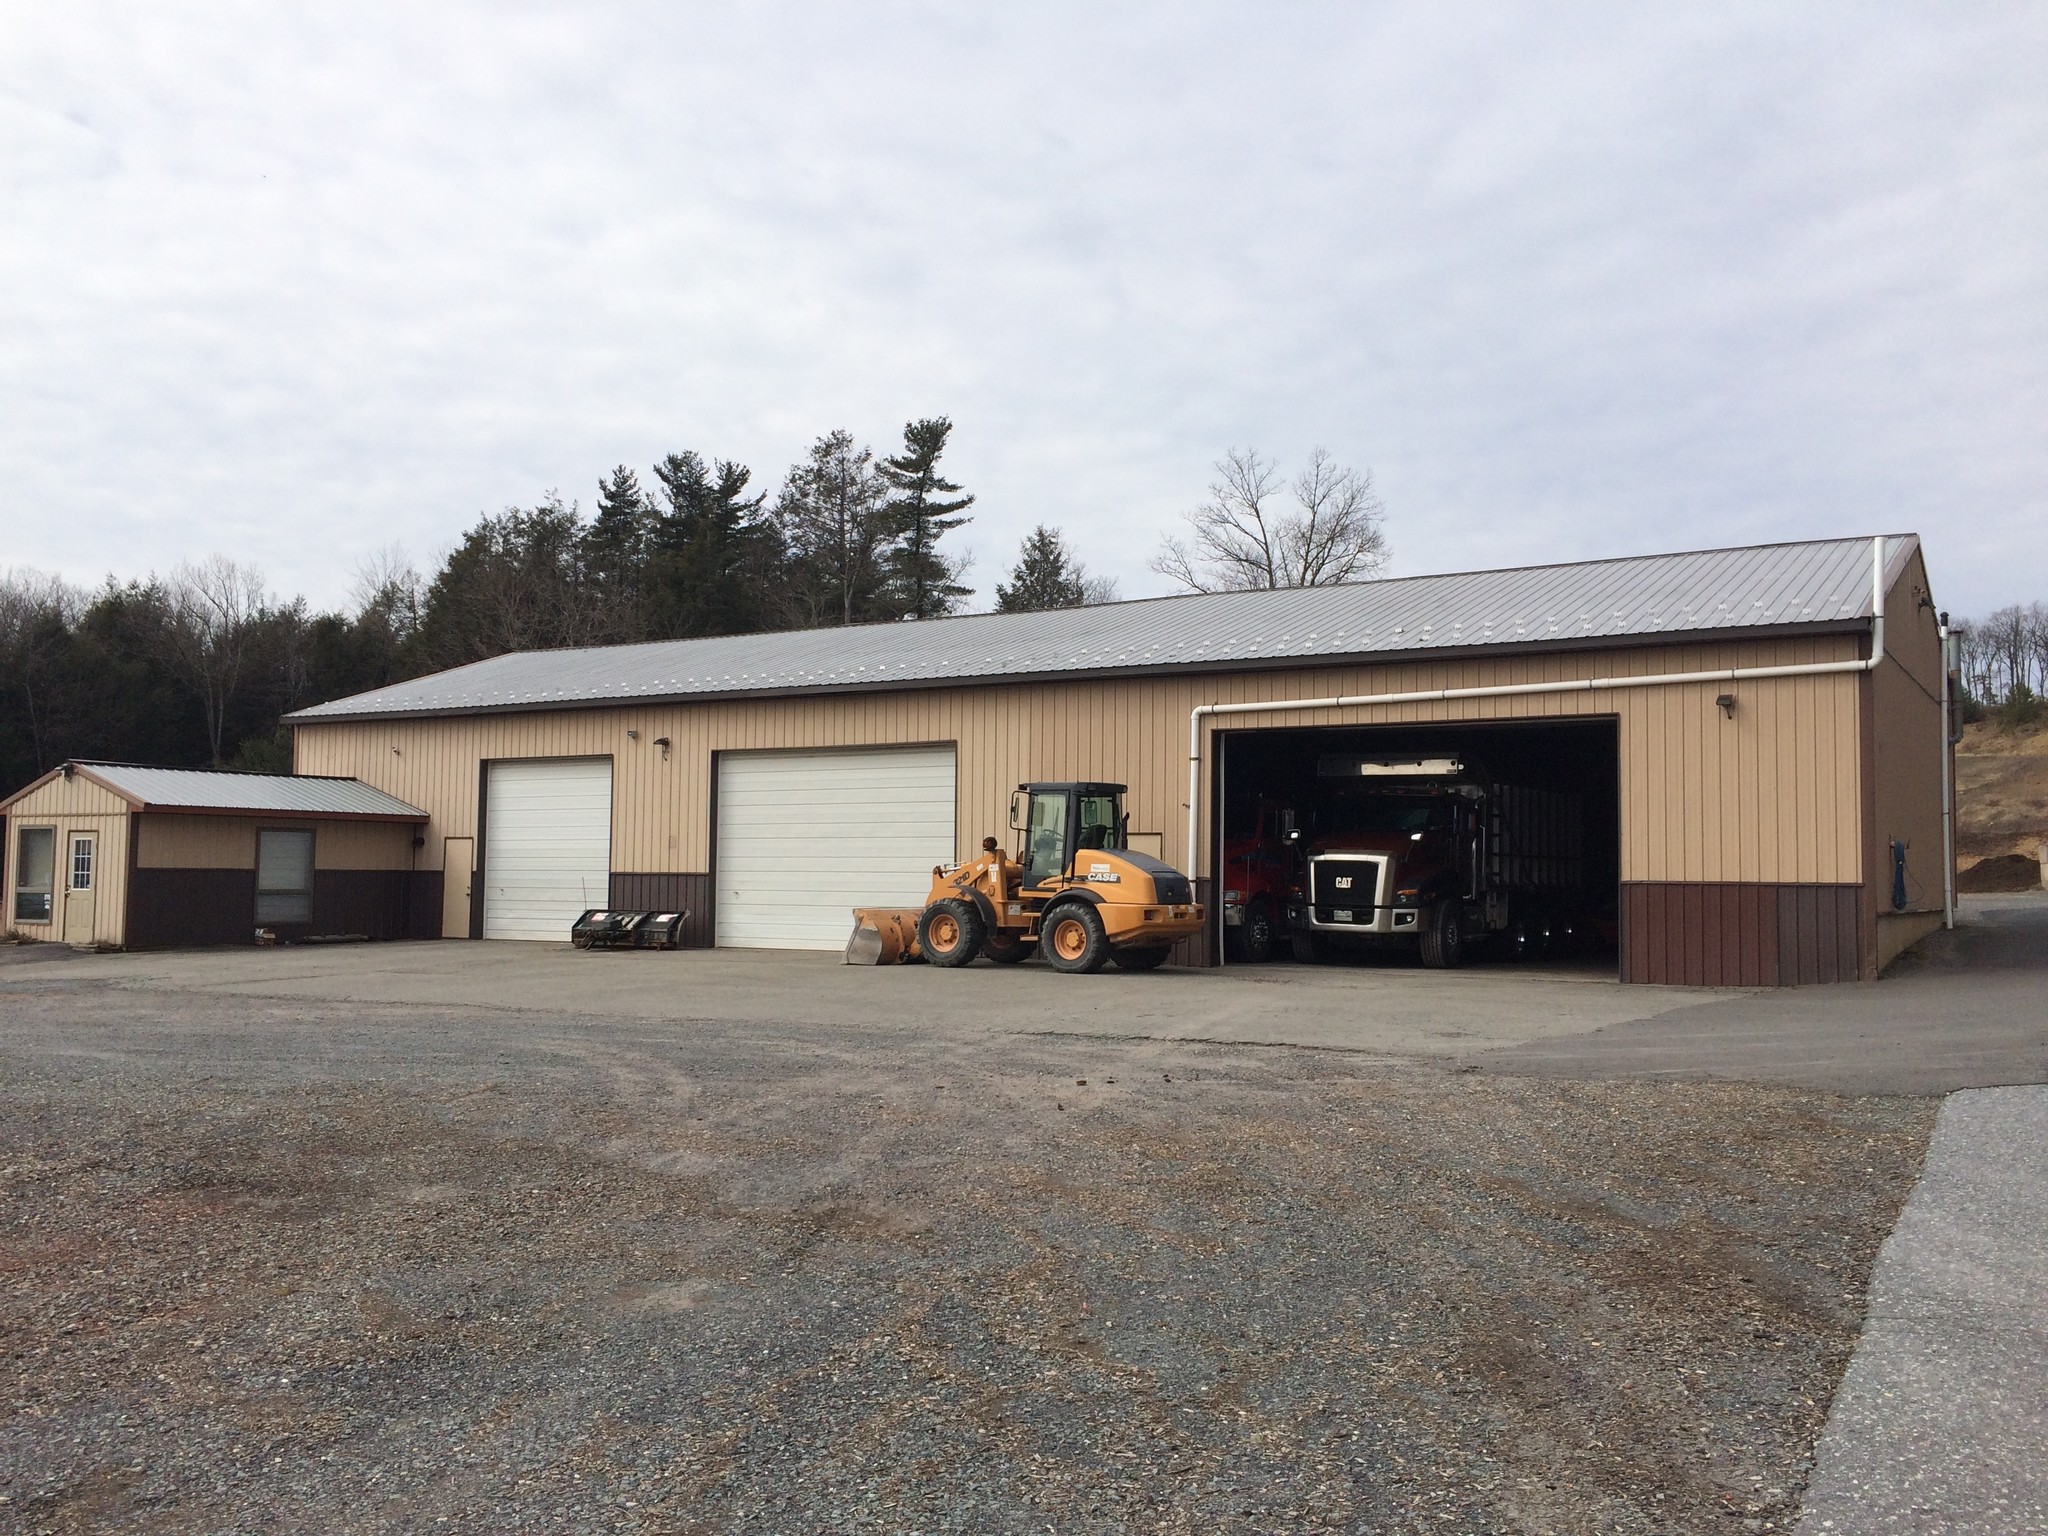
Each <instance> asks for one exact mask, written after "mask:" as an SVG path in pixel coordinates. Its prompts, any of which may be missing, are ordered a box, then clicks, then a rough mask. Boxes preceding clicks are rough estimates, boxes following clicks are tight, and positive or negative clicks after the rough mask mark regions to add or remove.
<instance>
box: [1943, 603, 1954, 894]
mask: <svg viewBox="0 0 2048 1536" xmlns="http://www.w3.org/2000/svg"><path fill="white" fill-rule="evenodd" d="M1940 633H1941V926H1942V927H1944V928H1953V927H1955V925H1956V786H1955V777H1954V776H1955V750H1956V749H1955V743H1954V740H1953V737H1954V734H1955V720H1954V717H1953V715H1952V713H1951V712H1952V711H1953V710H1954V708H1955V704H1954V699H1955V673H1954V671H1953V665H1954V664H1953V661H1952V659H1951V658H1950V656H1949V645H1950V641H1949V634H1948V623H1947V616H1946V615H1944V616H1943V622H1942V625H1941V631H1940Z"/></svg>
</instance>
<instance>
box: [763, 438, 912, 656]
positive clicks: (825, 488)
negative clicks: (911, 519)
mask: <svg viewBox="0 0 2048 1536" xmlns="http://www.w3.org/2000/svg"><path fill="white" fill-rule="evenodd" d="M888 499H889V488H888V486H887V485H886V484H884V483H883V481H882V479H881V477H880V476H879V475H878V474H877V473H876V472H875V464H874V453H873V451H872V450H871V449H867V448H857V447H855V446H854V441H853V434H851V433H850V432H844V431H839V432H828V433H827V434H826V435H825V436H823V437H821V438H819V439H818V440H817V441H816V442H815V443H813V444H812V445H811V451H810V453H809V454H808V455H807V456H806V457H805V458H804V460H803V462H801V463H798V464H793V465H791V466H790V470H789V473H788V475H786V476H785V477H784V479H783V483H782V494H781V495H780V496H778V497H777V498H776V501H775V521H776V524H777V526H778V527H779V528H780V529H781V532H782V538H783V541H784V546H785V548H786V550H787V552H788V565H787V572H788V577H787V581H786V583H785V586H784V597H785V601H786V603H787V605H788V608H789V613H788V617H789V618H790V620H791V621H792V622H794V623H797V624H804V625H810V624H865V623H870V622H872V621H874V620H876V619H886V618H894V617H897V616H898V613H899V610H898V609H896V607H895V605H894V603H893V601H892V598H891V594H890V593H889V592H888V590H887V587H888V583H887V576H888V566H889V561H890V556H891V552H892V547H893V545H894V543H895V540H894V537H893V534H894V528H893V526H892V524H891V519H890V513H889V511H888Z"/></svg>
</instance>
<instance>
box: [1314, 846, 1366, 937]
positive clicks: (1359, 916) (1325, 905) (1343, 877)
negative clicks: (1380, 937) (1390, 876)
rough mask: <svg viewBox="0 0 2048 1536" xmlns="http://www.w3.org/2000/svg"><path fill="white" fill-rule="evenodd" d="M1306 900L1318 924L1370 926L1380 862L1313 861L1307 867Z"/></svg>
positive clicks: (1352, 860)
mask: <svg viewBox="0 0 2048 1536" xmlns="http://www.w3.org/2000/svg"><path fill="white" fill-rule="evenodd" d="M1308 878H1309V900H1310V902H1311V903H1312V904H1313V905H1314V907H1315V909H1316V921H1317V922H1319V923H1370V922H1371V921H1372V909H1373V906H1374V904H1375V903H1376V902H1377V901H1378V900H1379V889H1380V860H1378V859H1341V858H1340V859H1330V858H1323V859H1316V860H1314V861H1313V862H1311V863H1310V865H1309V877H1308Z"/></svg>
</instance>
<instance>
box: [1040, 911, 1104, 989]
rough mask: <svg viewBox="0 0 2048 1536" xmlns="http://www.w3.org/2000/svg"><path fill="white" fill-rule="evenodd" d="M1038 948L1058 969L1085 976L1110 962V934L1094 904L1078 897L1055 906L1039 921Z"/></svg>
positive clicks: (1046, 960)
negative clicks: (1106, 930)
mask: <svg viewBox="0 0 2048 1536" xmlns="http://www.w3.org/2000/svg"><path fill="white" fill-rule="evenodd" d="M1038 948H1039V951H1040V953H1042V954H1043V955H1044V956H1045V963H1046V964H1047V965H1049V966H1051V967H1052V968H1053V969H1054V970H1056V971H1066V972H1068V973H1069V974H1070V975H1083V976H1085V975H1088V974H1090V973H1091V972H1094V971H1099V970H1101V969H1102V967H1103V966H1104V965H1105V964H1106V963H1108V960H1109V935H1108V934H1106V933H1104V932H1103V931H1102V919H1101V918H1100V917H1099V916H1097V915H1096V911H1095V909H1094V908H1093V907H1091V906H1089V905H1088V904H1087V903H1086V902H1080V901H1074V902H1069V903H1067V905H1065V906H1063V907H1055V908H1053V910H1052V911H1051V912H1050V913H1049V914H1048V915H1047V916H1046V918H1045V920H1044V922H1042V923H1041V924H1040V925H1039V929H1038Z"/></svg>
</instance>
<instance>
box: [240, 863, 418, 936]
mask: <svg viewBox="0 0 2048 1536" xmlns="http://www.w3.org/2000/svg"><path fill="white" fill-rule="evenodd" d="M412 887H413V878H412V874H411V873H410V871H407V870H403V869H316V870H314V871H313V921H312V922H311V923H309V924H307V925H305V926H303V927H300V926H297V925H280V924H276V923H273V924H271V925H270V926H271V928H272V929H273V930H275V931H276V932H277V933H278V934H279V935H280V936H284V937H292V938H296V937H299V936H301V935H303V934H323V935H326V934H360V935H362V936H363V937H364V938H366V939H403V938H409V937H411V931H410V930H411V924H410V922H409V920H408V919H409V914H410V908H411V905H412V895H413V890H412Z"/></svg>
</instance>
